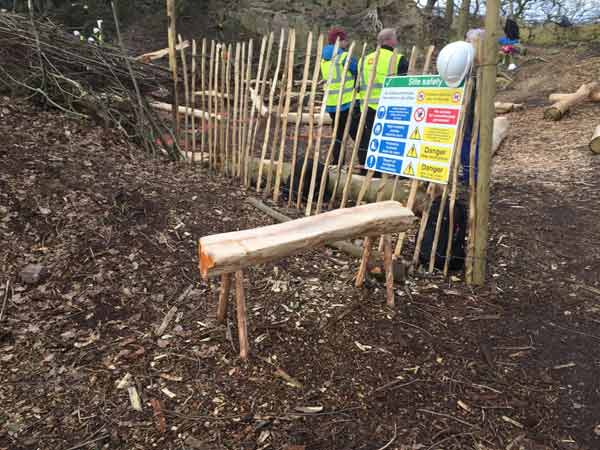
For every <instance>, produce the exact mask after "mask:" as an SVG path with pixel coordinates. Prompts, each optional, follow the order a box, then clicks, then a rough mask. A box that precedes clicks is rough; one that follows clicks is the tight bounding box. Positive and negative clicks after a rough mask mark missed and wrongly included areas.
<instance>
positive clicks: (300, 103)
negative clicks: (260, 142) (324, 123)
mask: <svg viewBox="0 0 600 450" xmlns="http://www.w3.org/2000/svg"><path fill="white" fill-rule="evenodd" d="M311 51H312V31H309V33H308V38H307V40H306V55H305V57H304V71H303V73H302V84H301V85H300V96H299V99H298V109H297V115H298V116H300V115H301V114H302V110H303V109H304V96H305V95H306V86H307V84H308V83H307V81H308V72H309V70H310V55H311ZM300 124H301V121H300V120H297V121H296V127H295V128H294V138H293V142H292V170H291V173H290V183H289V185H290V192H289V194H288V202H287V207H288V208H291V206H292V198H293V197H294V176H295V175H296V157H297V156H298V135H299V134H300Z"/></svg>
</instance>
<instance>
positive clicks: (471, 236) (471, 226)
mask: <svg viewBox="0 0 600 450" xmlns="http://www.w3.org/2000/svg"><path fill="white" fill-rule="evenodd" d="M481 71H482V69H481V68H480V69H478V70H477V83H476V90H475V113H474V115H473V127H472V129H473V131H472V132H471V148H470V152H469V217H468V225H467V229H468V231H467V252H466V257H467V258H466V261H465V280H466V282H467V284H472V283H473V268H474V266H473V261H474V260H473V256H474V254H475V233H476V232H477V230H476V229H475V220H476V217H477V184H476V180H475V169H476V166H477V159H476V155H477V142H478V140H479V112H480V109H481V95H480V93H481Z"/></svg>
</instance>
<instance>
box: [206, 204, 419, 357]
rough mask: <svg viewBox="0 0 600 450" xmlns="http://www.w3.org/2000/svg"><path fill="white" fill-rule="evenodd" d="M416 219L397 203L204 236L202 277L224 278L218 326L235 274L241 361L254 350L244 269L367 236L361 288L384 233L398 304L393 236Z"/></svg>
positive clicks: (389, 280)
mask: <svg viewBox="0 0 600 450" xmlns="http://www.w3.org/2000/svg"><path fill="white" fill-rule="evenodd" d="M414 220H415V216H414V214H413V213H412V212H411V211H410V210H409V209H407V208H404V207H403V206H402V205H401V204H400V203H398V202H394V201H386V202H379V203H371V204H368V205H362V206H356V207H354V208H343V209H337V210H334V211H330V212H326V213H323V214H319V215H316V216H310V217H305V218H302V219H297V220H292V221H289V222H284V223H280V224H276V225H269V226H265V227H259V228H253V229H250V230H243V231H234V232H230V233H222V234H215V235H212V236H206V237H203V238H201V239H200V241H199V246H198V256H199V260H200V263H199V268H200V274H201V275H202V278H204V279H205V280H206V279H208V278H209V277H212V276H218V275H220V276H221V291H220V294H219V304H218V307H217V320H218V321H219V322H223V321H224V320H225V318H226V315H227V302H228V297H229V291H230V286H231V274H232V273H235V291H236V304H237V314H236V315H237V323H238V330H239V340H240V357H241V358H242V359H247V358H248V352H249V344H248V330H247V324H246V299H245V294H244V284H243V282H244V274H243V269H244V268H246V267H249V266H255V265H258V264H263V263H268V262H271V261H276V260H279V259H282V258H285V257H287V256H292V255H295V254H297V253H299V252H300V251H303V250H307V249H310V248H315V247H320V246H323V245H325V244H328V243H331V242H337V241H343V240H347V239H354V238H357V237H363V236H365V240H364V245H363V257H362V259H361V263H360V268H359V271H358V274H357V277H356V286H357V287H360V286H362V284H363V283H364V279H365V273H366V270H367V262H368V260H369V256H370V251H371V242H372V241H371V238H372V236H380V235H383V236H384V268H385V272H386V292H387V303H388V304H389V305H390V306H393V305H394V287H393V285H394V276H393V271H392V244H391V237H390V234H391V233H397V232H403V231H407V230H408V228H409V226H410V225H411V224H412V223H413V221H414Z"/></svg>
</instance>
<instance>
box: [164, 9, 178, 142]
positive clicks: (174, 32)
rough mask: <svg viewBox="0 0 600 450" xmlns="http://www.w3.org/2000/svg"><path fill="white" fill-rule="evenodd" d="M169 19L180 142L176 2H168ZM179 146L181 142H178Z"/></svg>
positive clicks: (170, 48)
mask: <svg viewBox="0 0 600 450" xmlns="http://www.w3.org/2000/svg"><path fill="white" fill-rule="evenodd" d="M167 19H168V21H169V25H168V27H169V28H168V36H167V37H168V42H169V67H170V69H171V75H172V76H173V123H174V125H175V139H176V140H177V141H179V114H177V111H178V110H179V92H178V77H177V52H176V50H175V40H176V39H177V30H176V24H177V16H176V12H175V0H167ZM177 144H179V142H177Z"/></svg>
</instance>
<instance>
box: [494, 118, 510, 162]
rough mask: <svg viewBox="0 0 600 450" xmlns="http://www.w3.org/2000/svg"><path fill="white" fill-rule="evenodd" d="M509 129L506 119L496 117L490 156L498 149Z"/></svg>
mask: <svg viewBox="0 0 600 450" xmlns="http://www.w3.org/2000/svg"><path fill="white" fill-rule="evenodd" d="M509 128H510V122H509V121H508V119H507V118H506V117H496V118H495V119H494V134H493V137H492V156H494V154H495V153H496V152H497V151H498V149H499V148H500V144H502V141H503V140H504V139H505V138H506V136H507V135H508V129H509Z"/></svg>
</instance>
